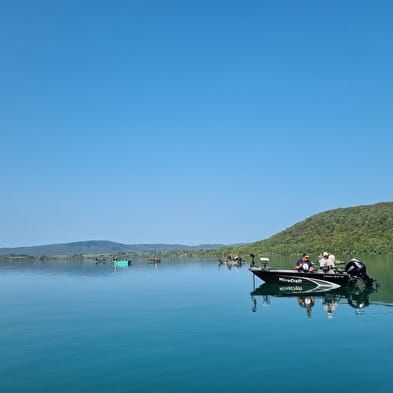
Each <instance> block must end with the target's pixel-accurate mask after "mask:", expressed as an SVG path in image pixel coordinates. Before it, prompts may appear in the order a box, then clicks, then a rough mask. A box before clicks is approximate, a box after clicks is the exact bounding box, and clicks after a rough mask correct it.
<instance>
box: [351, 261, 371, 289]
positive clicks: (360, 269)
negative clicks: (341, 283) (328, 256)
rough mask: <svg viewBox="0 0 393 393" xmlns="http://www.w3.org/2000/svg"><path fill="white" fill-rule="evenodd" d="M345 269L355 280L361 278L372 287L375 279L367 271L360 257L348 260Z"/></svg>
mask: <svg viewBox="0 0 393 393" xmlns="http://www.w3.org/2000/svg"><path fill="white" fill-rule="evenodd" d="M345 271H346V272H347V273H348V274H349V275H350V276H351V279H352V281H353V282H356V281H357V280H358V279H359V278H360V279H361V280H362V281H363V282H364V283H365V284H366V286H367V287H371V286H372V285H373V283H374V280H373V279H372V278H371V277H370V276H369V275H368V274H367V273H366V265H365V264H364V263H363V262H361V261H359V260H358V259H355V258H354V259H351V260H350V261H348V262H347V264H346V265H345Z"/></svg>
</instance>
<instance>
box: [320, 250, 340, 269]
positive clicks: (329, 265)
mask: <svg viewBox="0 0 393 393" xmlns="http://www.w3.org/2000/svg"><path fill="white" fill-rule="evenodd" d="M335 260H336V258H335V256H334V255H332V254H329V253H328V252H327V251H325V252H324V253H323V254H322V258H321V259H320V260H319V266H320V268H321V269H322V270H323V271H333V269H334V268H335V263H334V262H335Z"/></svg>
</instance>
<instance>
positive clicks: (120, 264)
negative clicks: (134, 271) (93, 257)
mask: <svg viewBox="0 0 393 393" xmlns="http://www.w3.org/2000/svg"><path fill="white" fill-rule="evenodd" d="M112 263H113V266H115V267H125V266H131V263H132V262H131V261H129V260H128V259H124V260H122V261H113V262H112Z"/></svg>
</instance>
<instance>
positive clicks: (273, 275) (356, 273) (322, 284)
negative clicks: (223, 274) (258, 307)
mask: <svg viewBox="0 0 393 393" xmlns="http://www.w3.org/2000/svg"><path fill="white" fill-rule="evenodd" d="M250 270H251V272H252V273H253V274H254V275H256V276H257V277H259V278H260V279H261V280H263V281H265V282H267V283H272V284H281V285H289V286H301V287H304V286H308V287H315V288H318V289H319V290H325V289H326V290H327V289H334V288H339V287H347V286H350V285H353V284H355V283H356V282H357V281H358V280H361V281H363V282H364V284H365V285H366V286H370V287H371V286H373V284H374V283H376V282H375V280H374V279H372V278H371V277H369V276H368V275H367V273H366V265H365V264H364V263H363V262H361V261H359V260H357V259H351V260H350V261H348V262H347V263H346V265H345V269H344V271H342V270H338V269H334V270H329V271H324V270H317V271H313V272H304V273H302V272H299V271H298V270H296V269H274V268H267V267H266V265H265V266H264V267H256V266H250Z"/></svg>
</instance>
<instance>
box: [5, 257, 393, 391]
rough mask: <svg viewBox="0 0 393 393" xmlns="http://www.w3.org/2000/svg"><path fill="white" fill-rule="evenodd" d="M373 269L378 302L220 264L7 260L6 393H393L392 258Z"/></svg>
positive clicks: (370, 263) (373, 263)
mask: <svg viewBox="0 0 393 393" xmlns="http://www.w3.org/2000/svg"><path fill="white" fill-rule="evenodd" d="M362 260H363V261H364V262H365V263H366V264H367V268H368V273H369V274H370V275H371V276H372V277H374V278H376V279H377V280H378V281H379V282H380V284H381V286H380V287H379V288H378V290H377V291H376V292H372V293H365V292H364V291H363V290H362V288H360V289H359V291H357V292H355V293H351V294H347V293H329V294H326V295H317V296H283V295H282V294H277V293H274V292H272V291H271V289H269V287H266V285H263V282H262V281H260V280H259V279H257V278H255V279H254V278H253V275H252V274H251V273H250V272H249V271H248V266H247V265H244V266H242V267H240V268H238V267H230V266H226V265H222V266H221V267H219V265H218V263H217V261H216V260H210V261H209V260H198V259H188V260H182V259H179V260H166V259H163V260H162V263H161V264H158V265H154V264H148V263H147V262H146V261H145V260H134V261H133V263H132V266H130V267H125V268H117V269H114V268H113V267H112V264H111V263H110V262H107V263H103V264H95V263H94V262H93V261H72V262H70V261H68V262H58V261H57V262H55V261H54V262H18V263H2V264H0V310H1V319H0V321H1V322H0V348H1V355H2V361H1V364H0V392H4V393H6V392H7V393H16V392H17V393H33V392H34V393H35V392H37V393H38V392H40V393H49V392H51V393H53V392H56V393H63V392H64V393H66V392H67V393H69V392H84V393H90V392H95V393H101V392H110V393H123V392H135V393H145V392H146V393H147V392H149V393H155V392H160V393H166V392H172V393H173V392H187V393H194V392H195V393H202V392H203V393H210V392H226V393H232V392H244V391H262V392H280V393H281V392H299V393H300V392H303V393H308V392H310V393H311V392H314V393H315V392H321V393H325V392H326V393H328V392H329V393H331V392H346V391H356V392H367V393H369V392H376V393H393V379H392V375H391V373H392V353H393V339H392V332H393V329H392V328H393V278H392V277H393V260H392V258H391V257H372V258H370V257H367V258H364V259H362ZM281 262H283V261H280V263H281ZM287 262H288V261H287ZM272 263H274V262H273V261H272Z"/></svg>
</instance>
